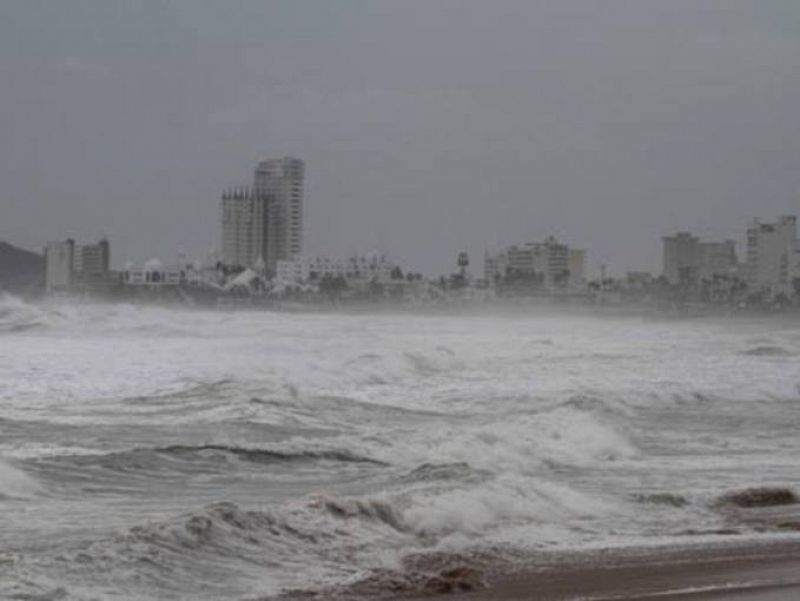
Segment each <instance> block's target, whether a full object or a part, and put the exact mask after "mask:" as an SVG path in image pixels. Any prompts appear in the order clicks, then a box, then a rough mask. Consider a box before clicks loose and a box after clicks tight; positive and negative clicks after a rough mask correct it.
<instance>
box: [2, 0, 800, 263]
mask: <svg viewBox="0 0 800 601" xmlns="http://www.w3.org/2000/svg"><path fill="white" fill-rule="evenodd" d="M79 4H81V5H82V6H83V7H84V10H73V7H66V6H60V5H57V4H51V5H33V4H31V3H28V2H9V3H4V4H3V6H2V7H1V8H0V11H2V12H1V13H0V15H1V16H2V17H3V18H2V19H0V22H1V23H2V25H0V34H2V35H0V40H2V41H0V50H2V52H0V68H2V72H3V76H4V82H5V84H6V85H4V89H5V90H6V95H5V98H4V103H3V105H2V107H0V131H1V132H2V133H3V137H4V140H6V141H7V143H6V144H5V145H4V147H3V149H2V150H0V180H2V181H3V184H4V185H3V191H2V193H0V208H1V209H2V217H3V218H2V223H0V238H2V239H5V240H9V241H11V242H13V243H15V244H18V245H21V246H25V247H27V248H33V249H38V248H40V247H41V244H42V242H43V241H45V240H57V239H63V238H65V237H68V236H74V237H76V238H79V239H97V238H100V237H102V236H108V237H109V238H111V239H113V240H114V241H115V248H117V249H118V251H117V252H116V253H115V255H114V256H115V259H114V260H115V261H118V260H119V261H121V260H124V259H127V258H129V259H131V260H133V261H145V260H147V259H148V258H150V257H151V256H153V255H155V256H161V257H165V258H168V257H174V256H177V254H178V253H179V252H180V251H184V252H185V253H186V254H187V255H189V256H192V257H203V256H205V255H206V254H207V253H208V251H209V250H210V249H211V247H212V246H214V247H216V248H217V249H218V250H219V249H221V240H220V236H219V233H218V229H219V228H218V225H217V223H218V202H219V193H220V190H221V189H222V188H224V187H225V186H226V185H227V184H229V183H235V182H237V181H239V180H240V179H241V178H242V176H243V172H242V169H241V166H242V165H251V164H253V162H255V161H257V159H258V158H259V157H261V156H265V155H266V156H283V155H287V154H288V155H293V156H299V157H302V158H303V159H305V160H306V161H307V163H308V165H309V166H310V175H309V177H308V180H307V186H306V191H305V192H306V198H307V203H306V204H307V223H306V231H307V238H308V239H307V244H306V249H307V251H308V252H309V253H311V254H331V255H348V254H352V253H357V252H366V251H369V250H373V249H377V250H380V251H382V252H385V253H387V254H390V255H391V256H393V257H396V258H397V260H398V261H400V262H402V263H404V264H408V265H410V266H412V267H413V268H414V269H417V270H420V271H425V272H427V273H440V272H443V271H446V270H448V269H450V268H451V266H452V264H453V262H454V260H455V258H454V256H453V252H454V249H458V250H461V249H463V250H466V251H468V252H469V253H470V256H472V257H474V258H476V260H479V257H481V256H483V253H484V251H485V250H490V251H492V250H494V249H498V248H501V247H502V246H503V245H505V244H506V243H508V242H511V241H524V240H526V239H543V238H545V237H546V236H547V235H550V234H553V235H555V236H556V237H558V238H560V239H568V240H570V241H574V242H575V243H577V244H579V245H580V246H582V247H587V248H590V249H591V251H592V252H591V261H590V264H589V265H588V266H587V267H588V270H589V271H590V272H592V271H594V270H596V269H597V268H598V265H600V264H606V265H608V268H609V270H611V271H613V272H615V273H623V272H624V271H626V270H627V269H648V270H651V271H656V270H657V269H658V268H659V265H660V249H659V247H658V245H657V244H653V243H652V240H654V239H657V238H659V237H660V236H663V235H666V234H669V233H671V232H674V231H682V230H691V231H694V232H696V233H697V234H698V235H700V236H702V237H703V238H708V239H721V238H725V237H728V236H730V233H731V232H736V233H737V234H738V233H739V232H742V231H743V230H744V229H745V227H746V225H747V223H748V222H749V221H750V220H751V218H752V217H756V216H759V215H764V216H771V215H781V214H796V213H798V205H797V203H798V198H800V169H798V162H797V157H798V156H800V135H798V134H800V131H798V128H800V125H798V120H797V119H796V118H795V116H794V114H795V112H796V110H795V107H796V106H797V102H798V100H800V81H799V80H798V79H797V78H796V77H795V73H796V69H797V66H798V61H800V59H799V58H798V57H800V42H799V41H798V36H797V35H796V32H795V31H794V30H793V29H792V28H791V27H790V26H789V24H791V23H795V22H796V21H797V18H798V16H799V14H800V7H796V6H794V5H786V4H778V3H771V2H764V3H758V4H757V5H755V4H752V3H744V2H708V3H703V5H702V7H700V6H697V5H694V4H693V3H684V2H676V3H654V2H643V3H626V2H611V3H603V4H602V6H600V5H594V4H590V3H570V2H565V3H558V4H553V5H536V6H534V5H530V6H528V5H524V4H523V5H520V4H512V3H500V4H498V5H493V6H491V7H490V6H488V5H484V4H482V3H477V2H462V3H459V4H458V6H457V7H456V5H454V4H448V3H447V2H443V3H441V4H436V5H433V6H430V5H428V4H415V3H413V2H412V3H402V4H388V3H387V4H383V3H376V4H375V5H373V6H371V7H369V8H368V7H365V6H363V5H361V4H359V3H356V2H350V1H343V2H339V3H336V4H335V5H331V6H320V5H304V6H294V5H289V4H278V3H260V2H243V3H242V4H240V5H238V8H237V9H236V10H233V9H231V8H230V7H221V6H220V7H214V6H203V7H197V6H196V5H195V4H194V3H190V2H187V1H180V0H179V1H176V2H174V3H170V4H169V5H155V4H152V5H147V6H144V7H143V8H141V10H138V9H136V10H134V9H133V8H131V7H127V8H126V7H114V8H111V7H107V6H106V5H105V4H104V3H100V2H81V3H79ZM421 14H424V15H425V18H424V19H420V18H419V16H420V15H421ZM76 15H80V17H77V16H76ZM475 39H481V40H485V42H486V43H483V44H480V45H475V44H474V43H473V41H474V40H475ZM42 40H45V41H46V43H42ZM409 40H413V44H412V43H409ZM738 241H739V242H740V244H742V243H743V240H742V239H738Z"/></svg>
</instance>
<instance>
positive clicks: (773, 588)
mask: <svg viewBox="0 0 800 601" xmlns="http://www.w3.org/2000/svg"><path fill="white" fill-rule="evenodd" d="M448 576H452V578H448ZM426 588H427V590H426V591H425V592H424V593H423V594H419V593H417V594H410V595H399V596H397V597H395V599H397V600H398V601H399V600H407V601H408V600H413V601H422V600H424V599H433V598H437V597H446V598H452V599H454V600H456V599H457V600H459V601H462V600H463V601H490V600H491V601H529V600H530V601H573V600H578V599H580V600H581V601H588V600H591V601H611V600H619V601H622V600H624V601H634V600H642V601H643V600H649V599H653V600H659V601H728V600H730V601H797V600H798V599H800V542H796V541H795V542H788V541H785V542H771V543H736V544H732V545H723V546H718V545H712V546H709V547H706V548H698V547H693V548H689V547H686V548H667V549H660V550H649V551H639V552H637V551H634V550H628V551H617V552H611V553H600V554H591V553H581V554H576V555H574V556H571V557H570V556H563V557H561V558H558V557H552V558H550V559H546V558H542V559H540V560H539V563H538V565H537V562H535V561H534V562H532V564H531V565H530V566H529V567H527V568H525V569H524V570H522V571H519V572H515V573H510V574H505V575H496V576H494V577H492V576H489V577H488V578H485V579H483V578H482V577H481V575H480V573H479V572H477V571H472V570H471V569H469V568H463V569H461V570H458V569H450V570H444V571H442V573H440V575H439V576H438V579H437V577H434V578H433V579H429V580H428V581H427V583H426ZM465 589H472V590H465Z"/></svg>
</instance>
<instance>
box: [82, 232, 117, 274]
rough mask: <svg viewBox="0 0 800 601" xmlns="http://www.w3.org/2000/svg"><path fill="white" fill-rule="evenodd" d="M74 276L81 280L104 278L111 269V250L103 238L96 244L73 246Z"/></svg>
mask: <svg viewBox="0 0 800 601" xmlns="http://www.w3.org/2000/svg"><path fill="white" fill-rule="evenodd" d="M73 259H74V260H73V270H74V273H75V275H76V276H77V277H78V278H80V279H83V280H93V279H98V278H102V277H105V276H106V275H107V274H108V272H109V271H110V269H111V248H110V246H109V244H108V240H106V239H105V238H103V239H102V240H100V242H98V243H97V244H82V245H76V246H75V253H74V257H73Z"/></svg>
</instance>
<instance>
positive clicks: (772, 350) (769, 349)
mask: <svg viewBox="0 0 800 601" xmlns="http://www.w3.org/2000/svg"><path fill="white" fill-rule="evenodd" d="M742 354H743V355H749V356H751V357H790V356H792V352H791V351H789V350H788V349H785V348H783V347H782V346H775V345H761V346H754V347H752V348H749V349H747V350H746V351H744V352H743V353H742Z"/></svg>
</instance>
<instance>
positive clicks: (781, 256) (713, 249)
mask: <svg viewBox="0 0 800 601" xmlns="http://www.w3.org/2000/svg"><path fill="white" fill-rule="evenodd" d="M663 244H664V247H663V249H664V250H663V272H662V275H663V277H664V278H665V279H666V280H667V281H668V282H669V283H670V284H672V285H675V286H679V287H684V288H691V287H697V286H698V285H700V284H702V283H708V282H718V281H719V280H727V281H731V282H733V281H737V282H740V283H743V284H745V285H746V286H747V290H748V291H749V293H750V294H759V295H762V296H765V297H767V298H771V297H775V296H777V295H793V294H795V293H796V292H798V291H799V290H800V241H798V239H797V218H796V217H795V216H793V215H787V216H782V217H779V218H778V219H777V220H776V221H773V222H765V221H760V220H758V219H756V220H754V221H753V222H752V223H751V225H750V226H749V227H748V228H747V238H746V254H745V257H744V260H743V261H740V260H739V259H738V257H737V254H736V243H735V242H734V241H733V240H725V241H721V242H709V241H702V240H700V239H699V238H697V237H696V236H693V235H692V234H691V233H689V232H678V233H677V234H675V235H673V236H665V237H664V238H663Z"/></svg>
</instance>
